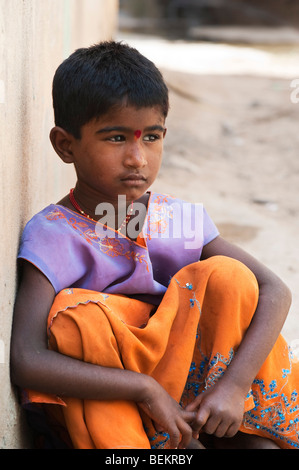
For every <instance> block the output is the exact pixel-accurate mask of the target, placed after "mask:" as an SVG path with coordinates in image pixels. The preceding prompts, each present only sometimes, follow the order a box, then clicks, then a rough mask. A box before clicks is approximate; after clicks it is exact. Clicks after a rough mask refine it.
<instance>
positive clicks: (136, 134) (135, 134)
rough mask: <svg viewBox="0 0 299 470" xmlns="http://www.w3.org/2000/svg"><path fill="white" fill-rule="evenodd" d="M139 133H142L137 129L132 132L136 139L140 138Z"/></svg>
mask: <svg viewBox="0 0 299 470" xmlns="http://www.w3.org/2000/svg"><path fill="white" fill-rule="evenodd" d="M141 134H142V132H141V131H139V130H137V131H135V132H134V136H135V139H136V140H137V139H140V137H141Z"/></svg>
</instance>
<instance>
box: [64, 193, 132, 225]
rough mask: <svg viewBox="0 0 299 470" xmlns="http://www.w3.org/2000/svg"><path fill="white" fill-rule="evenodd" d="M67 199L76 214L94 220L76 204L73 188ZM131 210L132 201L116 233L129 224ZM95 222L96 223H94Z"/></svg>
mask: <svg viewBox="0 0 299 470" xmlns="http://www.w3.org/2000/svg"><path fill="white" fill-rule="evenodd" d="M69 198H70V202H71V204H72V206H73V207H74V208H75V209H76V210H77V211H78V212H80V214H81V215H83V216H84V217H87V218H88V219H91V220H94V219H93V218H92V217H90V215H88V214H86V212H84V210H83V209H81V207H80V206H79V204H78V202H77V201H76V199H75V196H74V188H72V189H71V190H70V194H69ZM133 208H134V202H133V201H132V204H131V207H130V210H129V212H128V213H127V215H126V218H125V219H124V221H123V223H122V224H121V226H120V227H119V228H118V229H117V230H116V231H117V232H120V231H121V230H122V229H123V228H124V227H126V225H127V224H128V222H129V220H130V218H131V215H132V214H133ZM95 222H96V221H95Z"/></svg>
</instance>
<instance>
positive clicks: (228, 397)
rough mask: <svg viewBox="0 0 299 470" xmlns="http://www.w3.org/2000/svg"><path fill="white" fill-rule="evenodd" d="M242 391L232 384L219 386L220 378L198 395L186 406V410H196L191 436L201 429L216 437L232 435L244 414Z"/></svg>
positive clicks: (196, 434)
mask: <svg viewBox="0 0 299 470" xmlns="http://www.w3.org/2000/svg"><path fill="white" fill-rule="evenodd" d="M244 401H245V398H244V396H243V393H241V391H240V390H239V389H238V388H234V387H233V386H232V385H231V386H230V387H229V388H226V387H222V386H221V380H220V381H219V382H217V383H216V384H215V385H214V386H213V387H211V388H209V389H207V390H206V391H205V392H203V393H201V394H200V395H198V396H197V397H196V398H195V400H194V401H193V402H192V403H190V404H189V405H188V406H187V407H186V411H197V413H196V418H195V419H194V421H193V422H192V429H193V437H195V438H198V436H199V433H200V432H201V431H203V432H205V433H207V434H213V435H214V436H216V437H233V436H234V435H235V434H236V433H237V432H238V430H239V428H240V426H241V423H242V419H243V414H244Z"/></svg>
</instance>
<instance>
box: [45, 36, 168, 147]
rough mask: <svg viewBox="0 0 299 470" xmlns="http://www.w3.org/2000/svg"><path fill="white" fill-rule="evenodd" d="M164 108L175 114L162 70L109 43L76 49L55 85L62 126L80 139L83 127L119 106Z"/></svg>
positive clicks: (131, 50) (129, 49) (56, 111)
mask: <svg viewBox="0 0 299 470" xmlns="http://www.w3.org/2000/svg"><path fill="white" fill-rule="evenodd" d="M120 105H129V106H134V107H136V108H141V107H153V106H157V105H158V106H160V107H161V112H162V114H163V115H164V116H165V118H166V116H167V114H168V110H169V99H168V89H167V86H166V84H165V82H164V80H163V77H162V74H161V72H160V71H159V69H158V68H157V67H156V66H155V65H154V63H153V62H151V61H150V60H149V59H147V58H146V57H144V56H143V55H142V54H140V53H139V52H138V51H137V50H136V49H134V48H132V47H130V46H128V45H127V44H123V43H121V42H114V41H107V42H102V43H99V44H96V45H94V46H91V47H88V48H81V49H78V50H76V51H75V52H74V53H73V54H72V55H71V56H70V57H69V58H68V59H66V60H65V61H64V62H63V63H62V64H61V65H60V66H59V67H58V69H57V71H56V73H55V76H54V80H53V106H54V116H55V124H56V126H60V127H62V128H63V129H65V130H66V131H67V132H70V133H71V134H72V135H73V136H74V137H75V138H78V139H79V138H80V135H81V133H80V130H81V127H82V126H83V125H84V124H86V123H88V122H89V121H91V120H92V119H97V118H99V117H100V116H103V115H104V114H106V113H107V112H108V111H110V110H111V109H112V108H113V107H117V106H120Z"/></svg>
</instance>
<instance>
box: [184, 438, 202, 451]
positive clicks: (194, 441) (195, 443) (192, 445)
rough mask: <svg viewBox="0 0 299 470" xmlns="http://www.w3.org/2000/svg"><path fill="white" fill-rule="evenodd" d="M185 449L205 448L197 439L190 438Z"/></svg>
mask: <svg viewBox="0 0 299 470" xmlns="http://www.w3.org/2000/svg"><path fill="white" fill-rule="evenodd" d="M187 449H205V447H204V446H203V445H202V443H201V442H200V441H198V440H197V439H193V437H192V439H191V442H190V444H189V445H188V447H187Z"/></svg>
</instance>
